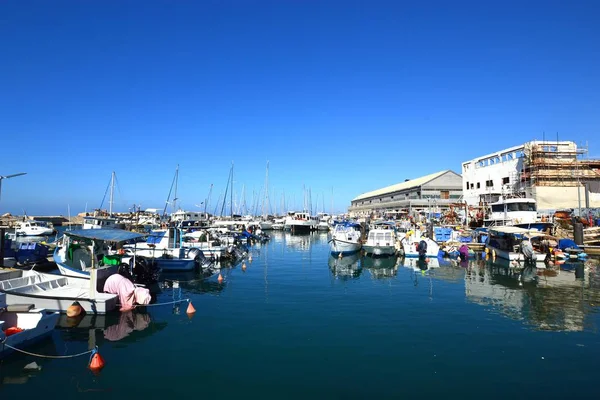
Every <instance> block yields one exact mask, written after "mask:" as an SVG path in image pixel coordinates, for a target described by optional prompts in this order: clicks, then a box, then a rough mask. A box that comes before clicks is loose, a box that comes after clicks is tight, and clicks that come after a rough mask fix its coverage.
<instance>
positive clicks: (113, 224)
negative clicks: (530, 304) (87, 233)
mask: <svg viewBox="0 0 600 400" xmlns="http://www.w3.org/2000/svg"><path fill="white" fill-rule="evenodd" d="M81 227H82V229H118V228H119V227H121V224H119V220H118V219H117V218H112V217H108V216H100V215H99V216H87V217H83V224H82V226H81Z"/></svg>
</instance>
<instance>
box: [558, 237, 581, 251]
mask: <svg viewBox="0 0 600 400" xmlns="http://www.w3.org/2000/svg"><path fill="white" fill-rule="evenodd" d="M557 247H558V248H559V249H561V250H565V249H578V248H579V246H577V244H575V242H574V241H573V240H572V239H560V240H559V241H558V246H557Z"/></svg>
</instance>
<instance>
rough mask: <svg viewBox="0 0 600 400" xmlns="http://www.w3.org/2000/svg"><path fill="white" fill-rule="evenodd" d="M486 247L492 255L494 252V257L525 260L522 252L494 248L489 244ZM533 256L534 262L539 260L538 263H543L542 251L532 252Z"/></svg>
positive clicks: (544, 255)
mask: <svg viewBox="0 0 600 400" xmlns="http://www.w3.org/2000/svg"><path fill="white" fill-rule="evenodd" d="M486 247H487V249H489V252H490V254H491V255H492V257H493V254H495V255H496V257H499V258H503V259H505V260H509V261H521V262H525V256H524V255H523V254H522V253H517V252H514V251H506V250H501V249H498V248H496V247H494V246H490V245H487V246H486ZM533 257H534V259H535V261H536V262H540V263H543V262H544V261H545V260H546V254H543V253H537V252H536V253H534V254H533Z"/></svg>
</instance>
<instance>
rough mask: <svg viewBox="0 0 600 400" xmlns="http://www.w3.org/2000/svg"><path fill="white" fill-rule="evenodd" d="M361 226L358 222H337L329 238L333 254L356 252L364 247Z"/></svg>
mask: <svg viewBox="0 0 600 400" xmlns="http://www.w3.org/2000/svg"><path fill="white" fill-rule="evenodd" d="M361 236H362V231H361V226H360V224H358V223H356V222H349V221H343V222H340V223H338V224H336V226H335V228H334V229H333V233H332V234H331V239H330V240H329V246H330V248H331V254H335V255H337V254H346V253H355V252H357V251H359V250H360V249H361V247H362V243H361Z"/></svg>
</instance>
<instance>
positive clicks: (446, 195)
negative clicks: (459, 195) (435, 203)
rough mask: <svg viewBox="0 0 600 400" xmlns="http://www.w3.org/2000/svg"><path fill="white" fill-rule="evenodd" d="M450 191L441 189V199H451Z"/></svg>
mask: <svg viewBox="0 0 600 400" xmlns="http://www.w3.org/2000/svg"><path fill="white" fill-rule="evenodd" d="M449 198H450V191H449V190H440V199H446V200H447V199H449Z"/></svg>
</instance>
